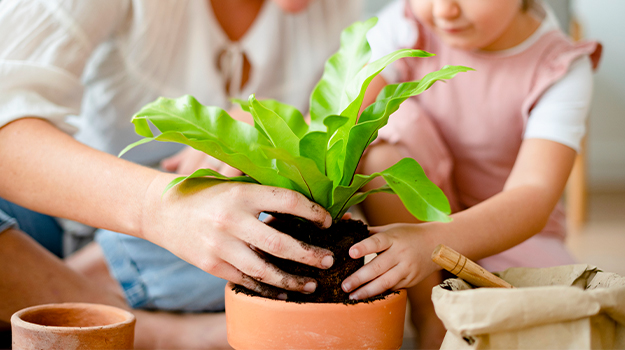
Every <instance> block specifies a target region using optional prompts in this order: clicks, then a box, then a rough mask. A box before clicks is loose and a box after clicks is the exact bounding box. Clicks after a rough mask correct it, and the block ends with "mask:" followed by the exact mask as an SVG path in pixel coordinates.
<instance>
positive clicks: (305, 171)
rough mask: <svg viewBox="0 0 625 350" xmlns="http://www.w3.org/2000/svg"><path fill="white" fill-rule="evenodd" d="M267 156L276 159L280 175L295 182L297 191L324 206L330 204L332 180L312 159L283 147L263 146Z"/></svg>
mask: <svg viewBox="0 0 625 350" xmlns="http://www.w3.org/2000/svg"><path fill="white" fill-rule="evenodd" d="M263 151H264V152H265V153H266V154H267V157H268V158H271V159H275V160H276V166H277V169H278V171H279V174H280V176H283V177H285V178H287V179H289V180H291V181H292V182H293V183H295V184H297V187H298V189H299V190H298V192H301V193H303V194H304V195H305V196H307V197H308V198H310V199H311V200H313V201H314V202H317V203H318V204H320V205H321V206H323V207H324V208H327V207H328V206H329V205H330V194H331V192H332V185H333V184H332V181H331V180H330V179H328V178H327V177H326V176H325V174H323V173H322V172H321V171H319V169H318V168H317V164H315V162H314V161H313V160H312V159H309V158H304V157H299V156H297V157H296V156H293V155H292V154H291V153H289V152H287V151H286V150H284V149H279V148H271V147H264V148H263Z"/></svg>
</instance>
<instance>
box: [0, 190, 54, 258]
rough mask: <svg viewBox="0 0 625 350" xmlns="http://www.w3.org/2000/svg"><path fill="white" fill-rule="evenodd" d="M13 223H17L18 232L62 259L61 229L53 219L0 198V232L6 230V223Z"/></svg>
mask: <svg viewBox="0 0 625 350" xmlns="http://www.w3.org/2000/svg"><path fill="white" fill-rule="evenodd" d="M6 217H8V218H9V220H8V221H7V220H5V219H6ZM11 218H12V219H13V220H11ZM13 221H16V222H17V224H18V225H19V228H20V230H22V231H24V232H25V233H26V234H28V235H29V236H31V237H32V238H33V239H35V240H36V241H37V242H38V243H39V244H41V245H42V246H44V247H45V248H46V249H48V250H49V251H50V252H52V253H53V254H54V255H56V256H58V257H59V258H62V257H63V229H62V228H61V226H60V225H59V223H58V222H57V221H56V219H55V218H54V217H51V216H48V215H44V214H40V213H37V212H34V211H32V210H29V209H26V208H24V207H20V206H19V205H17V204H14V203H11V202H9V201H7V200H4V199H2V198H0V231H2V230H4V229H6V228H8V224H7V223H12V222H13ZM3 225H7V227H3Z"/></svg>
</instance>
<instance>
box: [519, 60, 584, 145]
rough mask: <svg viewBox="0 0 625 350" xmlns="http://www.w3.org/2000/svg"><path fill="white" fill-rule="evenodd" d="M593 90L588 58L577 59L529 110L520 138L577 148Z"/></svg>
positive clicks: (582, 133)
mask: <svg viewBox="0 0 625 350" xmlns="http://www.w3.org/2000/svg"><path fill="white" fill-rule="evenodd" d="M592 90H593V72H592V65H591V62H590V58H589V57H588V56H583V57H581V58H579V59H577V60H576V61H575V62H573V64H571V67H570V68H569V71H568V72H567V73H566V75H565V76H564V77H563V78H562V79H560V80H559V81H558V82H556V83H555V84H553V85H552V86H551V87H550V88H549V89H547V91H545V93H544V94H543V95H542V97H541V98H540V99H539V100H538V102H537V103H536V105H535V106H534V108H533V109H532V110H531V111H530V114H529V119H528V122H527V126H526V129H525V134H524V137H523V138H524V139H531V138H538V139H546V140H551V141H555V142H559V143H561V144H563V145H566V146H569V147H571V148H573V149H574V150H576V151H578V152H579V150H580V145H581V141H582V138H583V137H584V134H585V132H586V119H587V118H588V112H589V109H590V103H591V99H592Z"/></svg>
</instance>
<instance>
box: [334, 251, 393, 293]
mask: <svg viewBox="0 0 625 350" xmlns="http://www.w3.org/2000/svg"><path fill="white" fill-rule="evenodd" d="M395 265H397V262H395V261H394V260H391V259H388V258H387V257H385V256H384V255H378V256H376V257H375V258H373V260H371V261H370V262H369V263H368V264H366V265H365V266H363V267H361V268H360V269H358V271H356V272H354V273H353V274H352V275H351V276H349V277H347V278H346V279H345V280H344V281H343V283H342V284H341V288H343V291H345V292H346V293H349V292H351V291H353V290H355V289H356V288H358V287H360V286H361V285H363V284H365V283H368V282H369V281H372V280H374V279H376V278H378V277H379V276H382V275H384V274H386V273H387V272H388V271H389V270H391V269H392V268H393V267H395Z"/></svg>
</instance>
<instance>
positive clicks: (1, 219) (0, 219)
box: [0, 210, 19, 233]
mask: <svg viewBox="0 0 625 350" xmlns="http://www.w3.org/2000/svg"><path fill="white" fill-rule="evenodd" d="M11 227H13V228H19V225H18V224H17V220H15V218H12V217H10V216H9V215H7V213H5V212H3V211H2V210H0V233H2V232H3V231H6V230H8V229H10V228H11Z"/></svg>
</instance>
